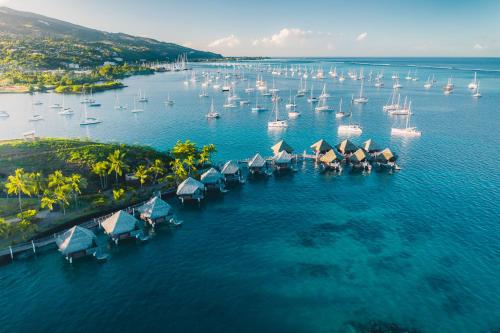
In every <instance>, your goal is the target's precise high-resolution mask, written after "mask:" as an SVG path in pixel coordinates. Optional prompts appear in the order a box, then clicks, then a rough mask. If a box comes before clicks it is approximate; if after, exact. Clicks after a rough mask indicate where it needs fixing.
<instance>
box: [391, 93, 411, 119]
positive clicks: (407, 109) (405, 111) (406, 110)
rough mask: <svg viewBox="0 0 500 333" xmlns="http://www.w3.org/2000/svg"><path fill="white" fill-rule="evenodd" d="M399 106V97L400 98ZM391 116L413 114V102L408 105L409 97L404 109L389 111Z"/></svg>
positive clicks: (406, 98)
mask: <svg viewBox="0 0 500 333" xmlns="http://www.w3.org/2000/svg"><path fill="white" fill-rule="evenodd" d="M398 104H399V96H398ZM388 112H389V114H390V115H391V116H407V115H409V114H410V113H411V101H410V102H409V103H408V97H405V102H404V104H403V106H402V107H398V108H396V109H394V110H389V111H388Z"/></svg>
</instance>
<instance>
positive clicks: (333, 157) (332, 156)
mask: <svg viewBox="0 0 500 333" xmlns="http://www.w3.org/2000/svg"><path fill="white" fill-rule="evenodd" d="M343 159H344V157H343V156H342V155H339V154H338V153H337V152H335V150H333V149H330V150H329V151H327V152H326V154H325V155H323V156H321V158H320V159H319V160H320V161H321V162H323V163H332V162H335V161H342V160H343Z"/></svg>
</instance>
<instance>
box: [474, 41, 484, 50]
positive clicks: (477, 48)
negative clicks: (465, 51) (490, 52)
mask: <svg viewBox="0 0 500 333" xmlns="http://www.w3.org/2000/svg"><path fill="white" fill-rule="evenodd" d="M472 48H473V49H474V50H482V49H484V48H485V47H484V45H481V44H479V43H476V44H474V46H473V47H472Z"/></svg>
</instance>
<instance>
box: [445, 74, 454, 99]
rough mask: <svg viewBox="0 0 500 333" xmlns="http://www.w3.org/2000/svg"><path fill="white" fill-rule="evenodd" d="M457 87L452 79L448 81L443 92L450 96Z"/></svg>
mask: <svg viewBox="0 0 500 333" xmlns="http://www.w3.org/2000/svg"><path fill="white" fill-rule="evenodd" d="M454 88H455V85H454V84H453V83H452V82H451V78H449V79H448V83H447V84H446V85H445V86H444V87H443V92H444V94H445V95H449V94H451V93H452V92H453V89H454Z"/></svg>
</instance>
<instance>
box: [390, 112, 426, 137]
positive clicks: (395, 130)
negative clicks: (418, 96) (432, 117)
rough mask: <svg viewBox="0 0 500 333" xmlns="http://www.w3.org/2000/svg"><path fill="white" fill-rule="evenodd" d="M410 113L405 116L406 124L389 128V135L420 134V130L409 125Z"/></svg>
mask: <svg viewBox="0 0 500 333" xmlns="http://www.w3.org/2000/svg"><path fill="white" fill-rule="evenodd" d="M410 118H411V113H409V114H408V116H407V117H406V126H405V127H403V128H397V127H393V128H391V135H394V136H420V135H421V134H422V132H420V131H418V130H417V128H416V127H410Z"/></svg>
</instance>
